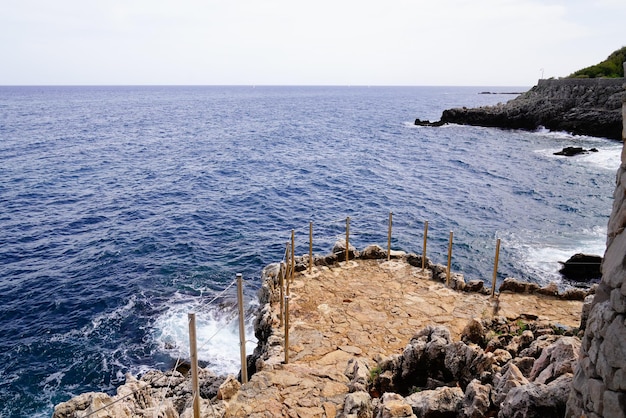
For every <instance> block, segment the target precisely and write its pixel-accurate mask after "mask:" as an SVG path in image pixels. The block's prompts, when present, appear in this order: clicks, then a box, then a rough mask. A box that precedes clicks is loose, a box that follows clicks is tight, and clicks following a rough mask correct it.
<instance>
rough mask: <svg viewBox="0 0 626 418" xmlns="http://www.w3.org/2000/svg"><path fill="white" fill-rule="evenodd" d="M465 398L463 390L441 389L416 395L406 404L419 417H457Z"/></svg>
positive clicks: (456, 388)
mask: <svg viewBox="0 0 626 418" xmlns="http://www.w3.org/2000/svg"><path fill="white" fill-rule="evenodd" d="M463 398H464V394H463V390H461V388H459V387H453V388H451V387H441V388H437V389H435V390H424V391H421V392H417V393H414V394H412V395H410V396H408V397H407V398H406V402H407V403H408V404H409V405H411V408H412V409H413V413H414V414H415V415H416V416H418V417H433V418H434V417H456V414H457V411H458V410H459V409H460V408H461V405H462V402H463Z"/></svg>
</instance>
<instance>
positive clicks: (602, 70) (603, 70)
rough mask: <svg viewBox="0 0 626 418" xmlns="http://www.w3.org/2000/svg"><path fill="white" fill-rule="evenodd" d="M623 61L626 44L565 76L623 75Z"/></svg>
mask: <svg viewBox="0 0 626 418" xmlns="http://www.w3.org/2000/svg"><path fill="white" fill-rule="evenodd" d="M624 61H626V46H625V47H622V48H621V49H618V50H617V51H615V52H613V53H612V54H611V55H609V57H608V58H607V59H605V60H604V61H602V62H600V63H598V64H596V65H592V66H590V67H586V68H583V69H582V70H578V71H576V72H575V73H573V74H570V75H569V76H568V77H567V78H598V77H605V78H618V77H624V65H623V63H624Z"/></svg>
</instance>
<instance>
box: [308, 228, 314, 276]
mask: <svg viewBox="0 0 626 418" xmlns="http://www.w3.org/2000/svg"><path fill="white" fill-rule="evenodd" d="M312 272H313V221H309V274H311V273H312Z"/></svg>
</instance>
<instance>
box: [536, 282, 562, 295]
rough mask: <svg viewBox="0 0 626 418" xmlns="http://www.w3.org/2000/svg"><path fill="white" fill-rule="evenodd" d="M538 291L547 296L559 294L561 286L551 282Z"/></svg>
mask: <svg viewBox="0 0 626 418" xmlns="http://www.w3.org/2000/svg"><path fill="white" fill-rule="evenodd" d="M537 293H539V294H540V295H546V296H558V295H559V287H558V286H557V284H556V283H554V282H550V283H548V284H547V285H545V286H544V287H541V288H539V289H537Z"/></svg>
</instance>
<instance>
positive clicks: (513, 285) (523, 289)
mask: <svg viewBox="0 0 626 418" xmlns="http://www.w3.org/2000/svg"><path fill="white" fill-rule="evenodd" d="M507 290H508V291H509V292H513V293H533V292H535V291H536V290H539V285H538V284H537V283H527V282H522V281H520V280H517V279H514V278H512V277H507V278H506V279H504V281H503V282H502V284H501V285H500V292H504V291H507Z"/></svg>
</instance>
